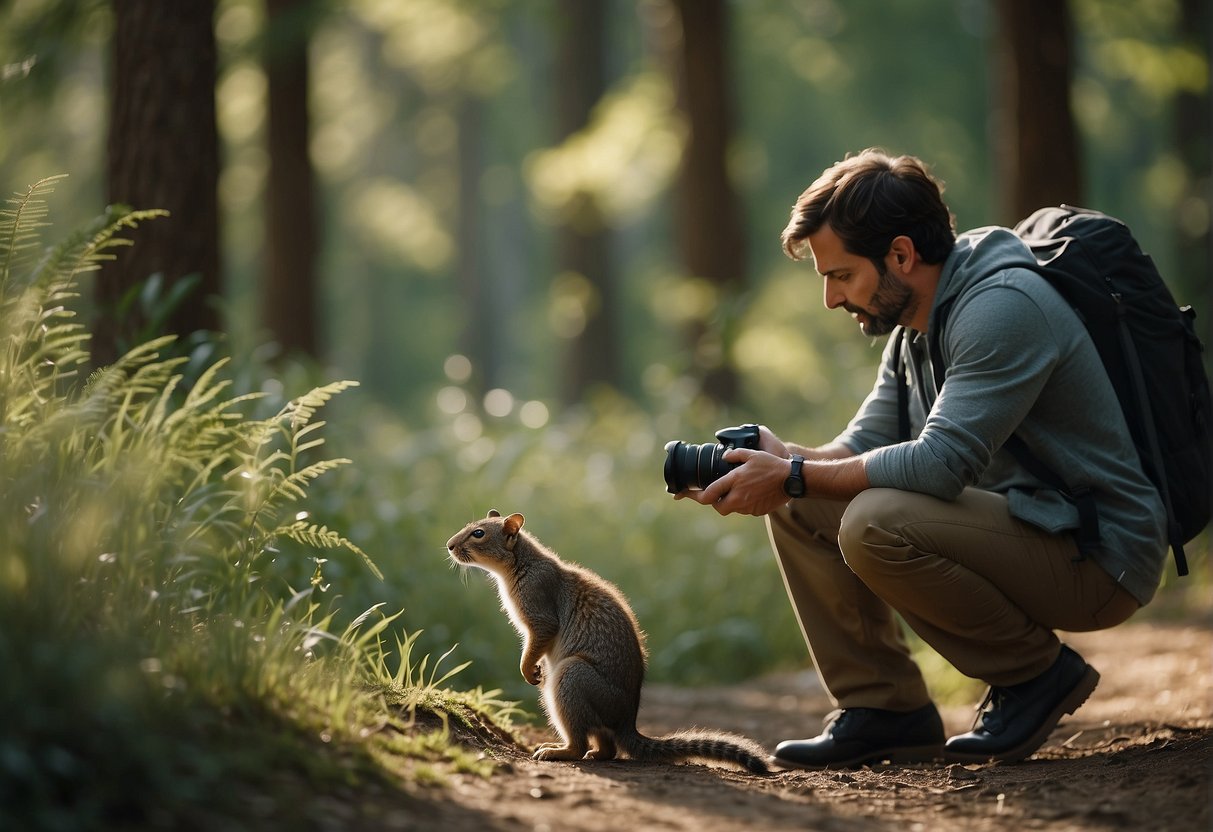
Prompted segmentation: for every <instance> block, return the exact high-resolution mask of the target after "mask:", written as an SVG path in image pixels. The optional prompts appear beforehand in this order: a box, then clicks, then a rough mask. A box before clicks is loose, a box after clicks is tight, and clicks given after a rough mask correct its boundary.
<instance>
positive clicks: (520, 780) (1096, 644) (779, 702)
mask: <svg viewBox="0 0 1213 832" xmlns="http://www.w3.org/2000/svg"><path fill="white" fill-rule="evenodd" d="M1066 641H1068V642H1069V643H1071V644H1073V645H1074V646H1075V647H1076V648H1077V649H1078V650H1079V651H1080V652H1082V654H1083V655H1084V657H1086V658H1087V660H1088V661H1090V662H1091V663H1092V664H1093V665H1095V666H1096V667H1097V668H1098V669H1099V670H1100V672H1101V673H1102V676H1103V678H1102V681H1101V683H1100V686H1099V688H1098V689H1097V690H1096V691H1095V693H1094V694H1093V695H1092V697H1091V699H1090V700H1089V701H1088V702H1087V704H1086V705H1085V706H1084V707H1083V708H1082V709H1081V710H1080V711H1078V713H1077V714H1075V715H1074V716H1072V717H1069V718H1068V719H1067V720H1066V721H1064V722H1063V723H1062V724H1061V725H1059V726H1058V728H1057V730H1056V731H1055V732H1054V734H1053V736H1052V737H1051V738H1050V740H1049V742H1048V743H1047V744H1046V745H1045V747H1044V748H1042V749H1041V750H1040V751H1039V752H1038V753H1037V754H1036V755H1035V756H1034V757H1032V758H1031V759H1030V760H1028V761H1025V762H1023V763H1020V764H1018V765H1005V766H1003V765H981V766H977V765H970V766H960V765H951V766H947V765H938V766H888V767H878V768H875V769H871V768H863V769H858V770H851V771H829V772H781V773H778V774H776V775H774V776H772V777H767V778H758V777H750V776H747V775H744V774H742V773H740V772H736V771H733V770H730V769H725V768H716V767H707V766H696V765H680V766H661V765H647V764H639V763H635V762H629V761H615V762H609V763H593V762H585V763H537V762H534V761H532V760H530V759H529V757H528V756H527V755H526V754H525V753H524V752H523V751H522V750H520V749H516V748H512V747H509V746H506V745H502V744H500V743H490V744H484V743H483V742H481V741H479V740H476V739H472V738H469V740H468V742H469V743H471V744H480V745H482V746H483V747H484V753H485V754H486V755H488V756H490V757H492V758H493V759H496V760H498V761H499V770H498V772H497V773H496V774H495V775H494V776H492V777H491V778H489V779H487V780H485V779H483V778H479V777H474V776H471V775H457V776H454V777H452V778H451V780H450V781H449V782H448V784H447V786H446V787H444V788H438V787H435V788H431V789H427V790H422V791H420V792H417V793H414V798H416V799H415V800H410V801H409V803H408V808H407V809H406V810H404V811H403V812H398V813H397V814H396V815H395V817H394V820H395V821H397V822H399V823H400V824H401V825H402V826H407V827H408V828H412V829H442V830H452V831H453V832H462V830H523V829H525V830H594V832H598V830H603V829H614V828H619V829H635V830H640V831H641V832H648V830H688V832H726V830H752V829H813V830H838V832H844V831H845V830H854V831H855V832H877V831H878V830H895V829H896V830H924V832H925V831H926V830H944V831H945V832H950V831H951V830H955V831H956V832H961V831H962V830H963V832H992V831H993V830H1000V832H1001V830H1009V829H1015V830H1020V829H1048V830H1119V829H1126V830H1128V829H1132V830H1142V829H1151V830H1153V829H1158V830H1168V832H1174V831H1175V830H1181V831H1183V830H1194V832H1195V830H1200V832H1208V830H1210V829H1211V828H1213V823H1211V818H1210V772H1211V769H1210V757H1211V750H1213V715H1211V695H1213V694H1211V691H1213V626H1211V625H1210V624H1209V623H1208V622H1205V623H1203V624H1191V623H1188V624H1161V623H1130V624H1127V625H1124V626H1122V627H1120V628H1118V629H1115V630H1112V631H1110V632H1104V633H1091V634H1075V635H1072V636H1067V637H1066ZM829 709H830V704H829V701H828V700H827V699H826V697H825V696H824V695H823V694H822V692H821V691H820V690H819V689H818V688H817V686H816V681H815V678H814V677H813V676H812V675H811V674H798V675H796V676H785V677H778V678H770V679H764V680H760V681H758V682H753V683H749V684H746V685H743V686H738V687H729V688H716V689H707V690H704V689H696V690H681V689H676V688H670V687H661V686H656V685H654V686H650V687H649V688H646V694H645V704H644V706H643V707H642V709H641V729H642V730H644V731H645V732H646V733H661V732H664V731H670V730H675V729H677V728H686V727H691V726H702V727H711V728H719V729H726V730H733V731H739V732H742V733H745V734H748V735H750V736H752V737H754V738H755V739H757V740H759V741H760V742H762V743H764V744H766V745H768V746H773V745H774V744H775V743H776V742H778V741H779V740H780V739H787V738H793V737H805V736H812V735H814V734H816V733H817V732H818V731H819V730H820V725H821V720H822V717H823V716H824V715H825V714H826V712H827V711H828V710H829ZM943 715H944V721H945V723H946V724H947V728H948V729H949V732H950V733H955V732H959V731H964V730H968V728H969V726H970V724H971V722H972V716H973V712H972V710H971V709H969V708H963V709H949V710H946V711H944V714H943ZM542 738H543V737H538V736H537V737H536V739H542ZM391 825H393V826H394V825H396V823H393V824H391Z"/></svg>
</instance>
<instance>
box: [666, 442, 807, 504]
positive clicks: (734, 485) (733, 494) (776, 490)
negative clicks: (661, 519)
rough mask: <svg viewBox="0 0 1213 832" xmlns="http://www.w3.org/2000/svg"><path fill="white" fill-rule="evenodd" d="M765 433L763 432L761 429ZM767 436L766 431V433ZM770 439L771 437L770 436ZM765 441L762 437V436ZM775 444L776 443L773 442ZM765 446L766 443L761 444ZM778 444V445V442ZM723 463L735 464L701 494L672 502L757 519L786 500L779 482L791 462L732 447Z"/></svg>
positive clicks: (686, 493) (682, 495) (692, 493)
mask: <svg viewBox="0 0 1213 832" xmlns="http://www.w3.org/2000/svg"><path fill="white" fill-rule="evenodd" d="M764 431H765V429H764ZM766 433H767V434H770V431H766ZM771 436H772V438H773V434H771ZM763 438H764V439H766V437H765V436H764V437H763ZM776 442H778V440H776ZM763 444H764V445H766V443H765V442H764V443H763ZM780 445H782V443H780ZM723 459H724V461H725V462H729V463H732V464H734V465H738V467H737V468H734V469H733V470H732V471H729V472H728V473H727V474H725V475H724V476H723V477H721V478H720V479H718V480H716V481H715V482H713V483H710V484H709V485H708V487H707V488H705V489H703V490H702V491H683V492H682V493H680V494H676V495H675V497H674V499H676V500H682V499H687V500H694V501H695V502H697V503H700V504H701V505H705V506H709V505H710V506H712V508H714V509H716V512H717V513H718V514H721V515H725V514H748V515H751V516H753V517H761V516H763V515H766V514H770V513H771V512H772V511H775V510H776V509H778V508H781V507H782V506H783V505H784V504H786V503H787V501H788V495H787V494H785V493H784V491H783V481H784V480H786V479H787V478H788V474H789V473H791V470H792V463H791V462H790V461H789V460H787V459H783V458H782V457H780V456H776V455H775V454H773V453H769V452H767V451H765V450H763V451H754V450H750V449H749V448H733V449H732V450H730V451H725V454H724V457H723Z"/></svg>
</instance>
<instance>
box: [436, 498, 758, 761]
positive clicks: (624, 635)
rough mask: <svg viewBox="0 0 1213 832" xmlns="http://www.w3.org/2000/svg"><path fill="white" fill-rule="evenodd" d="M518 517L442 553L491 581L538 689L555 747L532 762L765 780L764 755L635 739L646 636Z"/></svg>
mask: <svg viewBox="0 0 1213 832" xmlns="http://www.w3.org/2000/svg"><path fill="white" fill-rule="evenodd" d="M522 524H523V516H522V515H521V514H511V515H510V516H509V517H502V516H501V515H500V514H499V513H498V512H496V511H490V512H489V514H488V516H487V517H486V518H484V519H483V520H478V521H476V522H473V523H469V524H468V525H467V526H465V527H464V528H463V529H462V530H461V531H460V532H459V533H458V534H456V535H455V536H454V537H452V538H451V539H450V540H448V541H447V543H446V548H447V550H448V551H449V552H450V555H451V558H452V560H454V561H455V562H456V563H458V564H460V565H462V566H476V567H479V568H480V569H483V570H485V571H486V572H488V573H490V574H491V575H493V576H494V577H495V578H496V579H497V587H498V591H499V593H500V595H501V605H502V607H503V608H504V609H505V611H506V613H507V614H508V615H509V617H510V620H511V621H512V622H513V623H514V627H515V628H516V629H517V630H518V632H519V633H520V634H521V635H522V639H523V645H522V662H521V665H520V668H519V669H520V670H521V671H522V676H523V678H524V679H526V680H527V681H528V682H529V683H531V684H532V685H539V686H541V689H542V694H543V696H542V701H543V705H544V710H545V711H546V712H547V715H548V721H549V722H550V723H551V725H552V727H553V728H554V729H555V730H556V732H557V733H558V734H559V735H560V737H561V739H562V740H563V742H559V743H544V744H543V745H541V746H539V748H538V749H536V751H535V755H534V756H535V759H537V760H579V759H587V760H610V759H613V758H614V757H615V755H616V752H617V751H622V752H623V753H624V754H626V755H627V756H628V757H631V758H633V759H637V760H646V761H652V762H678V761H681V760H693V759H700V760H717V761H722V762H729V763H733V764H735V765H738V766H741V767H742V768H745V769H747V770H748V771H751V772H753V773H756V774H766V773H767V772H768V771H769V769H768V768H767V764H766V757H767V754H766V752H765V751H764V750H763V749H762V748H761V747H760V746H759V745H758V744H757V743H754V742H753V741H751V740H749V739H747V738H745V737H740V736H736V735H733V734H726V733H720V732H710V731H682V732H679V733H676V734H673V735H671V736H668V737H662V738H660V739H658V738H653V737H646V736H644V735H643V734H641V733H640V732H639V731H637V730H636V714H637V711H638V710H639V708H640V687H641V684H642V683H643V682H644V671H645V662H646V659H647V653H646V650H645V643H644V633H643V632H642V631H641V629H640V626H639V625H638V624H637V621H636V616H635V615H634V614H633V613H632V609H631V607H629V606H628V602H627V599H626V598H624V596H623V593H622V592H620V591H619V589H618V588H617V587H616V586H615V585H614V584H612V583H610V582H609V581H606V580H604V579H603V578H602V577H600V576H599V575H597V574H595V573H594V572H591V571H590V570H588V569H585V568H584V567H581V566H578V565H576V564H572V563H568V562H566V561H563V560H561V559H560V557H559V556H558V555H556V554H555V553H554V552H552V551H551V550H550V549H548V548H546V547H545V546H544V545H543V544H541V543H540V542H539V541H538V540H536V539H535V537H534V536H532V535H531V534H530V533H529V532H524V531H523V530H522Z"/></svg>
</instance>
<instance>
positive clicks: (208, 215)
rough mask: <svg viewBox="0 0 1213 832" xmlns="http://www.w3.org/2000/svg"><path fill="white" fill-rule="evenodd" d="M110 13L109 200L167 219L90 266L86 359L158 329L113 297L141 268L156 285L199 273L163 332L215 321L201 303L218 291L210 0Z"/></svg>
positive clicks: (136, 3)
mask: <svg viewBox="0 0 1213 832" xmlns="http://www.w3.org/2000/svg"><path fill="white" fill-rule="evenodd" d="M113 11H114V39H113V77H112V79H111V97H110V105H111V106H110V125H109V136H108V149H107V163H106V175H107V182H108V196H109V200H110V202H111V203H123V204H127V205H130V206H132V207H134V208H163V209H167V210H168V211H169V212H170V216H169V217H166V218H162V219H157V220H155V221H153V222H149V223H145V224H144V225H143V226H141V227H140V228H138V229H137V230H136V231H135V232H134V233H133V234H132V235H131V237H132V239H133V241H134V245H133V247H131V248H129V249H124V250H122V251H120V252H119V254H118V257H117V259H116V260H115V261H114V262H111V263H108V264H106V266H105V268H104V269H102V270H101V271H100V272H99V273H98V276H97V283H96V294H95V297H96V300H97V304H98V313H99V317H98V321H97V325H96V328H95V331H94V340H93V360H94V363H97V364H105V363H109V362H111V361H113V360H114V359H115V358H116V357H118V356H119V355H120V354H121V353H122V352H124V351H125V350H126V349H129V348H130V347H131V346H134V343H133V341H134V340H142V339H143V338H146V337H151V336H154V335H157V334H161V333H159V332H153V331H150V329H149V323H150V321H151V319H152V318H151V316H150V315H148V314H147V311H146V310H145V309H143V308H141V306H140V305H139V304H138V303H134V304H129V305H125V306H124V302H123V299H124V298H128V299H129V297H130V295H131V292H132V290H133V289H135V288H136V287H138V286H139V285H140V284H141V283H142V282H143V281H145V280H146V279H147V278H148V277H149V276H151V275H153V274H157V273H159V274H160V275H162V277H163V280H164V281H165V285H166V286H167V287H171V286H173V285H175V284H176V283H177V282H178V281H181V280H182V279H184V278H187V277H189V276H191V275H197V276H198V277H199V278H200V280H199V284H198V286H197V287H196V288H195V289H194V291H193V292H192V293H191V294H190V295H189V297H188V298H186V300H185V301H184V302H183V303H182V304H180V305H179V306H178V307H177V308H175V309H174V310H173V311H172V313H171V314H170V315H169V316H168V318H167V322H166V323H165V325H164V327H163V329H164V331H166V332H172V333H177V334H179V335H182V336H185V335H189V334H191V333H193V332H195V331H198V330H217V329H219V327H220V319H219V313H218V310H217V308H216V306H215V305H214V304H213V303H211V302H210V301H211V299H212V298H214V297H216V296H218V295H219V294H220V258H219V205H218V195H217V191H216V186H217V184H218V178H219V139H218V132H217V129H216V124H215V62H216V57H215V37H214V31H213V16H214V3H213V0H175V2H172V3H166V2H162V0H114V2H113Z"/></svg>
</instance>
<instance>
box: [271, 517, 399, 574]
mask: <svg viewBox="0 0 1213 832" xmlns="http://www.w3.org/2000/svg"><path fill="white" fill-rule="evenodd" d="M277 533H278V534H280V535H282V536H283V537H286V538H289V539H291V540H294V541H295V542H296V543H302V544H304V545H305V546H312V547H314V548H317V549H345V550H347V551H350V552H353V553H354V554H356V555H358V556H359V557H360V558H362V560H363V562H364V563H365V564H366V565H367V568H368V569H370V570H371V572H372V573H374V575H375V577H376V578H378V579H379V580H381V581H382V580H383V573H382V572H380V571H379V567H378V566H376V565H375V562H374V561H373V560H371V557H370V555H368V554H367V553H366V552H364V551H362V550H361V549H359V548H358V546H357V544H355V543H354V542H353V541H351V540H349V539H348V538H345V537H342V536H341V535H340V534H339V533H338V532H335V531H332V530H331V529H329V528H328V526H317V525H316V524H315V523H309V522H307V521H306V520H297V521H295V522H294V523H291V524H290V525H287V526H283V527H281V528H279V529H278V530H277Z"/></svg>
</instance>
